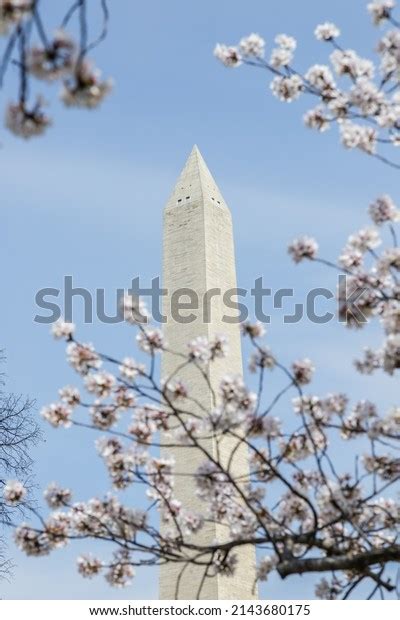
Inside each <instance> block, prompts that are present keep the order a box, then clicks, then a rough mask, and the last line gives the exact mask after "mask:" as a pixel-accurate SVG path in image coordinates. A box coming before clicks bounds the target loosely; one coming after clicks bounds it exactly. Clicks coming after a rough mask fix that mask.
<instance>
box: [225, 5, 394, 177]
mask: <svg viewBox="0 0 400 620" xmlns="http://www.w3.org/2000/svg"><path fill="white" fill-rule="evenodd" d="M395 4H396V3H395V0H374V1H373V2H370V3H369V4H368V6H367V8H368V12H369V13H370V15H371V17H372V20H373V23H374V24H375V25H376V26H379V27H383V28H385V27H386V28H385V30H384V32H383V34H382V36H381V37H380V39H379V41H378V45H377V46H376V51H375V54H376V55H377V59H376V60H374V61H373V60H370V59H367V58H363V57H361V56H360V55H359V54H358V53H357V52H356V51H354V50H353V49H347V48H344V47H342V45H341V44H340V30H339V28H338V27H337V26H336V25H335V24H333V23H330V22H326V23H324V24H320V25H318V26H317V27H316V29H315V36H316V38H317V39H318V40H319V41H321V42H322V43H324V44H326V45H328V46H329V48H330V50H331V53H330V55H329V61H330V62H329V64H322V63H319V62H318V63H317V64H314V65H312V66H311V67H309V68H308V69H307V70H305V71H299V70H298V69H297V68H296V67H295V66H294V57H295V51H296V47H297V41H296V40H295V39H294V38H293V37H291V36H289V35H287V34H280V35H278V36H277V37H276V39H275V44H276V45H275V47H273V48H272V49H271V51H270V54H269V57H268V58H266V54H265V47H266V46H265V41H264V39H263V38H262V37H261V36H260V35H258V34H251V35H250V36H247V37H244V38H243V39H242V40H241V41H240V43H239V44H238V45H237V46H228V45H224V44H218V45H217V46H216V48H215V50H214V54H215V56H216V57H217V58H218V59H219V60H220V61H221V62H222V63H223V64H224V65H225V66H226V67H231V68H233V67H239V66H240V65H247V66H251V67H257V68H261V69H264V70H265V71H267V72H268V73H269V74H270V75H271V76H272V80H271V82H270V87H271V90H272V93H273V95H274V96H275V97H277V98H278V99H280V100H281V101H283V102H287V103H291V102H292V101H295V100H297V99H299V98H300V97H303V96H308V97H311V98H312V99H314V100H316V102H317V106H316V107H313V108H311V109H310V110H309V111H307V112H306V114H305V116H304V122H305V124H306V126H307V127H310V128H311V129H314V130H317V131H319V132H321V133H324V132H326V131H327V130H329V129H330V127H331V126H332V125H335V124H336V125H337V126H338V128H339V134H340V139H341V142H342V144H343V146H344V147H345V148H347V149H359V150H361V151H363V152H364V153H367V154H368V155H371V156H373V157H376V158H378V159H380V160H381V161H383V162H385V163H386V164H388V165H390V166H393V167H394V168H397V169H400V163H399V161H398V158H396V156H392V155H390V154H389V155H387V152H390V149H391V147H393V146H395V147H399V146H400V90H399V85H400V82H399V75H400V21H399V20H398V19H396V17H395V14H394V13H395V11H394V9H395Z"/></svg>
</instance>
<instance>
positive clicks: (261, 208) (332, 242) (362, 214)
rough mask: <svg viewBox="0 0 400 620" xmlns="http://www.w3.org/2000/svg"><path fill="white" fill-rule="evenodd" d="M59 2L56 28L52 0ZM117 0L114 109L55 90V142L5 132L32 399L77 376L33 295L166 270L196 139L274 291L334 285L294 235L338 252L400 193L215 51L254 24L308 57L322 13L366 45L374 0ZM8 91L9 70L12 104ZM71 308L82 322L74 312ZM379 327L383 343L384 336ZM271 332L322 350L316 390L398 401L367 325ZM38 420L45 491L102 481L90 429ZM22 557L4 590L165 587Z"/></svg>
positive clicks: (297, 590) (244, 275) (5, 296)
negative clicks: (168, 221) (374, 354)
mask: <svg viewBox="0 0 400 620" xmlns="http://www.w3.org/2000/svg"><path fill="white" fill-rule="evenodd" d="M44 4H46V3H44ZM57 4H58V3H57ZM59 4H62V3H59ZM47 5H48V6H47V9H48V11H47V15H48V16H49V19H53V18H54V19H55V22H54V23H55V24H56V23H57V20H56V17H57V16H56V14H55V13H56V9H55V7H54V4H52V3H51V2H48V3H47ZM350 5H351V6H350ZM110 7H111V15H112V20H111V26H110V33H109V37H108V39H107V41H106V42H105V44H104V45H103V46H102V47H101V48H99V49H98V50H97V51H96V53H95V58H96V60H97V62H98V64H99V66H100V67H102V69H103V71H104V74H105V75H106V76H108V75H110V76H112V77H113V78H114V80H115V89H114V92H113V94H112V96H111V97H110V98H109V99H108V100H107V101H106V102H105V104H104V105H103V107H102V108H101V109H100V110H98V111H95V112H88V113H86V112H82V111H66V110H64V109H63V108H62V106H61V105H60V104H59V103H57V100H56V98H55V97H54V95H53V93H52V91H47V90H45V95H46V97H47V98H48V99H49V100H50V102H51V112H52V114H53V115H54V127H53V128H52V129H51V130H50V131H49V133H48V134H47V135H46V137H44V138H42V139H38V140H34V141H31V142H29V143H22V142H20V141H17V140H15V139H14V138H13V137H12V136H10V135H9V134H6V133H3V132H2V133H1V142H2V149H1V150H0V158H1V164H0V177H1V198H0V201H1V203H0V204H1V206H0V209H1V226H2V239H1V245H0V259H1V262H0V264H1V266H2V269H1V285H2V289H1V290H2V304H1V305H0V320H1V325H2V326H3V330H2V333H1V342H0V344H1V346H4V347H5V349H6V351H7V357H8V364H7V373H8V376H9V388H10V389H12V390H15V391H18V392H23V393H27V394H30V395H31V396H32V397H34V398H36V399H37V407H38V409H39V408H40V407H41V406H42V405H43V404H46V403H48V402H51V401H52V400H54V399H55V397H56V393H57V389H58V388H59V387H60V386H62V385H65V384H66V383H68V382H70V381H73V380H74V376H73V374H72V372H71V371H70V370H69V368H68V367H67V365H66V362H65V361H64V356H63V347H62V345H59V344H58V343H54V342H53V341H52V340H51V338H50V337H49V335H48V328H47V327H45V326H42V325H37V324H35V323H34V322H33V317H34V316H35V314H36V309H35V304H34V297H35V293H36V291H37V290H39V289H41V288H43V287H56V288H60V287H61V286H62V281H63V277H64V276H65V275H72V276H73V278H74V282H75V284H76V285H77V286H83V287H86V288H88V289H89V290H91V291H94V290H95V289H96V288H97V287H103V288H105V289H106V295H107V293H109V294H110V298H109V299H111V302H110V303H111V304H112V300H113V292H114V291H115V289H116V288H117V287H124V286H127V285H128V284H129V283H130V281H131V279H132V277H134V276H136V275H140V276H141V277H142V278H143V281H144V282H150V280H151V278H152V277H154V276H157V275H158V274H159V273H160V265H161V234H162V228H161V225H162V209H163V206H164V204H165V202H166V200H167V198H168V195H169V193H170V191H171V190H172V188H173V186H174V183H175V181H176V179H177V177H178V174H179V172H180V170H181V168H182V166H183V164H184V161H185V159H186V157H187V155H188V153H189V152H190V150H191V148H192V145H193V144H194V143H197V144H198V145H199V148H200V150H201V151H202V154H203V156H204V157H205V159H206V161H207V163H208V165H209V167H210V169H211V171H212V173H213V175H214V176H215V178H216V180H217V182H218V185H219V187H220V189H221V191H222V193H223V194H224V196H225V198H226V200H227V202H228V204H229V205H230V208H231V210H232V214H233V218H234V226H235V240H236V252H237V263H238V280H239V286H242V287H249V286H250V285H251V284H252V283H253V282H254V279H255V278H256V277H259V276H263V277H264V281H265V283H266V285H268V286H270V287H271V288H273V289H277V288H281V287H285V288H288V287H291V286H293V287H294V289H295V292H296V297H297V299H303V298H304V294H305V292H306V291H307V289H308V288H309V287H310V286H330V287H335V278H334V276H333V274H330V273H328V272H327V271H326V270H325V269H323V268H319V267H315V268H310V267H309V266H307V265H306V266H300V267H295V266H294V265H293V264H291V263H290V261H289V259H288V257H287V254H286V247H287V243H288V241H290V240H291V239H292V238H293V237H294V236H297V235H298V234H300V233H304V232H307V233H310V234H312V235H315V236H316V237H317V238H318V239H319V241H320V245H321V248H322V253H323V254H324V255H325V256H327V257H334V256H336V255H337V253H338V252H339V250H340V248H341V247H342V245H343V244H344V242H345V240H346V238H347V236H348V234H349V233H351V232H352V231H353V230H354V229H357V228H358V227H360V226H362V225H363V224H365V223H366V222H367V216H366V209H367V207H368V204H369V203H370V202H371V201H372V200H373V199H374V198H376V196H378V195H379V194H381V193H382V192H388V193H391V194H392V195H393V197H394V198H395V199H398V198H399V196H398V192H396V189H397V187H398V183H397V185H396V182H397V178H396V172H394V171H393V170H391V169H389V168H386V167H384V166H383V165H380V164H379V163H376V162H374V161H373V160H372V159H369V158H367V157H366V156H363V155H361V154H357V153H346V152H344V151H343V150H342V148H341V147H340V145H339V144H338V137H337V134H336V131H332V132H331V135H324V136H319V135H317V134H314V133H312V132H310V131H309V130H306V129H305V128H304V127H303V126H302V123H301V115H302V112H303V110H304V104H303V103H299V104H292V105H290V106H287V105H285V104H281V103H279V102H278V101H276V100H275V99H274V98H273V97H272V95H271V94H270V92H269V86H268V76H267V75H264V74H263V73H262V72H260V71H258V70H254V71H252V70H250V69H246V68H240V69H237V70H226V69H224V68H223V67H222V66H221V65H220V64H218V63H217V62H216V61H215V59H214V58H213V55H212V50H213V48H214V45H215V43H216V42H217V41H220V42H227V43H235V42H236V41H237V40H238V39H239V38H240V37H241V36H242V35H245V34H248V33H250V32H253V31H255V32H259V33H260V34H262V35H263V36H264V37H265V39H266V41H267V47H269V48H270V47H271V46H272V43H273V38H274V36H275V35H276V34H278V33H281V32H286V33H288V34H291V35H293V36H295V37H297V38H298V40H299V49H298V53H297V61H296V62H297V66H298V67H300V68H304V67H307V66H308V65H309V64H311V63H313V62H316V61H324V60H325V58H326V57H327V53H328V50H327V49H325V48H324V46H323V45H321V44H320V43H318V42H317V41H315V39H314V37H313V31H314V28H315V26H316V24H318V23H320V22H321V21H326V20H329V21H334V22H336V23H337V24H338V25H340V26H341V28H342V33H343V34H342V37H343V44H344V45H348V46H349V47H354V48H356V49H357V50H359V52H360V53H362V54H366V55H371V53H372V49H373V47H374V45H375V41H376V40H377V38H378V32H377V31H376V30H374V29H373V27H372V26H371V24H370V20H369V17H368V15H367V13H366V9H365V1H364V0H352V2H351V3H349V2H348V0H335V1H334V2H333V0H331V1H329V2H328V1H325V2H321V1H320V0H308V2H307V3H299V2H297V1H296V0H286V1H285V2H272V1H271V0H267V1H266V0H263V1H262V0H248V1H247V2H246V3H243V2H232V1H229V2H228V1H227V0H219V1H218V2H214V1H212V0H203V1H202V2H201V3H200V2H197V3H188V2H183V0H172V1H171V2H168V3H167V2H163V1H162V0H153V1H152V2H147V3H136V2H135V3H133V2H131V3H128V2H124V3H122V2H116V1H115V0H110ZM12 84H13V77H12V76H10V79H9V83H8V88H6V91H5V92H4V93H3V94H2V99H1V102H2V104H4V103H5V101H7V100H8V99H9V95H10V89H11V87H12ZM332 290H334V289H332ZM75 319H76V322H77V323H78V325H80V324H82V323H83V317H82V313H81V312H80V310H79V308H77V313H76V315H75ZM78 334H79V335H80V336H81V337H82V339H84V340H89V341H93V342H95V343H96V344H97V345H98V346H99V348H101V350H103V351H108V352H110V353H111V352H114V353H116V354H122V353H126V354H128V353H129V352H130V351H131V350H132V351H133V347H134V344H133V338H132V333H131V332H130V331H129V330H127V328H124V327H116V328H113V327H109V326H104V325H100V324H98V323H95V324H94V325H80V326H79V330H78ZM369 335H370V339H369V341H370V342H372V343H373V344H377V343H379V337H378V334H377V333H375V332H374V331H373V330H370V334H369ZM269 342H270V345H271V346H272V347H273V349H274V350H275V351H276V352H277V353H278V352H279V354H280V355H281V357H282V359H283V360H284V361H290V360H292V359H295V358H297V357H299V356H304V355H305V354H307V355H308V356H309V357H311V358H312V359H313V360H314V361H315V362H316V365H317V367H318V373H317V383H316V389H318V390H321V392H323V391H324V390H329V389H331V390H350V391H351V393H352V395H354V397H355V398H357V397H361V396H362V395H363V396H370V397H371V398H376V397H377V396H380V397H381V399H382V402H384V404H387V405H390V404H392V403H393V402H394V385H393V382H391V381H389V380H388V379H384V378H381V377H379V378H377V379H375V380H374V381H373V382H368V381H366V380H365V379H363V378H362V377H355V376H354V374H351V375H350V372H351V366H352V364H351V362H352V359H353V357H354V354H355V352H356V351H357V350H358V349H360V348H361V346H362V345H363V343H364V335H363V334H362V335H360V334H355V333H352V332H348V331H346V330H345V329H344V328H343V327H341V326H338V325H336V324H334V323H333V324H330V325H328V326H322V327H321V326H315V325H312V324H310V323H308V322H307V321H303V322H302V323H300V324H298V325H295V326H291V327H290V328H289V327H287V326H285V327H284V326H283V325H282V321H281V319H280V317H278V316H275V315H274V319H273V323H272V325H271V326H270V328H269ZM44 430H45V436H46V441H45V442H44V443H43V444H42V445H40V447H39V448H38V449H37V450H36V452H35V454H34V458H35V461H36V464H35V468H36V477H37V484H38V487H39V488H43V487H44V486H45V485H46V484H47V483H48V482H50V481H52V480H57V481H58V482H60V483H61V484H63V485H66V486H72V487H73V488H74V490H76V494H75V496H76V498H80V499H84V498H85V497H88V496H90V495H91V494H93V493H101V492H103V491H104V490H105V489H106V488H107V484H108V483H107V480H106V477H105V473H104V471H103V468H102V465H101V464H100V463H99V462H97V458H96V456H95V452H94V447H93V441H92V438H91V437H90V436H89V435H86V434H82V433H81V432H75V431H73V430H72V431H64V432H63V431H52V430H51V429H49V428H48V427H45V428H44ZM11 551H12V553H13V555H14V557H15V562H16V565H17V566H16V569H15V577H14V579H13V580H12V581H11V582H10V583H9V584H5V585H2V587H1V591H0V594H1V595H2V596H3V597H4V598H25V599H28V598H39V599H40V598H49V597H51V598H92V599H96V598H121V597H123V598H131V599H135V598H146V597H149V598H156V597H157V575H156V574H155V573H154V572H152V571H147V572H146V570H143V571H142V572H141V573H140V575H139V576H138V577H137V579H136V580H135V582H134V585H133V586H132V587H131V588H130V589H129V590H127V591H122V592H120V591H115V590H111V589H110V588H109V587H108V586H107V584H106V583H105V581H104V580H102V579H99V580H95V581H92V582H91V581H86V580H85V581H84V580H82V579H81V578H80V577H79V576H78V575H77V573H76V571H75V565H74V558H75V555H76V553H77V549H76V548H75V549H73V548H70V549H68V551H66V552H56V553H54V554H53V555H52V556H51V557H49V558H44V559H40V560H38V559H29V558H25V557H24V556H22V554H20V553H18V552H17V551H16V550H15V549H14V548H12V549H11ZM49 593H50V594H49ZM312 594H313V590H312V586H311V582H310V580H307V579H300V578H299V579H297V580H294V581H293V582H292V585H291V586H290V588H289V589H288V585H287V584H286V583H283V582H280V581H278V580H277V579H274V580H273V581H271V582H269V583H268V586H267V588H266V589H265V590H263V595H264V596H265V597H266V598H270V597H273V598H279V597H280V598H286V597H288V596H290V597H292V598H296V597H299V598H301V597H311V596H312Z"/></svg>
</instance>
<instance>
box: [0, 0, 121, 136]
mask: <svg viewBox="0 0 400 620" xmlns="http://www.w3.org/2000/svg"><path fill="white" fill-rule="evenodd" d="M59 4H61V5H64V16H63V18H62V19H61V21H60V23H59V24H57V25H56V26H51V25H49V23H48V21H49V20H47V19H45V17H44V10H45V9H44V8H43V2H42V1H41V0H0V44H1V42H2V41H1V39H3V42H4V44H3V46H2V48H1V47H0V54H1V55H0V89H1V88H2V87H3V85H4V82H5V80H6V77H7V74H8V72H9V69H10V67H14V68H15V69H16V71H17V72H18V86H17V89H18V92H17V93H16V95H15V97H14V100H13V101H12V102H11V103H9V104H8V106H7V108H6V111H5V125H6V127H7V128H8V129H9V130H10V131H11V132H12V133H14V134H15V135H17V136H19V137H22V138H31V137H33V136H39V135H42V134H43V133H44V132H45V131H46V130H47V129H48V128H49V126H50V125H51V124H52V119H51V118H50V116H49V115H48V114H47V112H46V102H45V99H44V97H43V96H42V95H40V94H37V95H34V94H33V93H32V92H31V91H32V90H33V87H34V86H35V88H36V86H37V84H38V83H39V82H40V81H42V82H43V81H45V82H49V83H53V84H54V83H55V84H59V83H61V90H60V98H61V101H62V102H63V103H64V105H65V106H66V107H79V108H88V109H92V108H96V107H97V106H99V105H100V104H101V102H102V101H103V99H104V98H105V97H106V96H107V94H108V93H109V92H110V90H111V88H112V81H111V80H110V79H106V80H104V79H102V78H101V73H100V71H99V70H98V69H97V68H96V66H95V65H94V63H93V61H92V59H91V58H90V57H89V56H90V54H91V52H92V51H93V50H94V49H95V48H96V47H97V46H98V45H99V44H100V43H101V42H102V41H103V40H104V39H105V37H106V35H107V29H108V22H109V11H108V6H107V0H98V2H97V3H96V7H95V9H94V10H95V11H97V12H99V13H100V20H101V22H102V26H101V31H100V32H99V33H96V34H94V35H93V36H92V34H91V32H92V30H94V28H90V23H89V22H90V21H91V20H90V18H91V17H92V16H93V3H89V2H88V0H74V1H72V0H66V1H64V2H62V3H59ZM61 8H62V7H61ZM94 17H96V16H94Z"/></svg>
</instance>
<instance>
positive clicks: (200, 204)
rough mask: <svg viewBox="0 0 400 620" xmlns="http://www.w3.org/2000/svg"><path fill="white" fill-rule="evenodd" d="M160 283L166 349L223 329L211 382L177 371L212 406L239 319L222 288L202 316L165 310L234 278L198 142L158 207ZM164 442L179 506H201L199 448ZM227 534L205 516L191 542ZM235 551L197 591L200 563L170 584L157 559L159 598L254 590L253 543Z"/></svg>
mask: <svg viewBox="0 0 400 620" xmlns="http://www.w3.org/2000/svg"><path fill="white" fill-rule="evenodd" d="M163 286H164V288H165V289H167V290H168V295H167V296H166V297H164V315H165V316H167V317H168V318H167V322H166V324H165V326H164V333H165V337H166V341H167V343H168V348H169V349H170V350H172V351H175V352H185V353H186V352H187V344H188V343H189V342H190V341H192V340H194V339H195V338H197V337H199V336H205V337H207V338H208V339H211V338H212V337H213V336H215V335H219V334H224V335H225V336H226V337H227V338H228V342H229V352H228V355H227V356H226V357H225V358H224V359H218V360H216V361H214V362H212V364H210V365H209V368H208V370H207V372H208V377H209V384H210V386H211V388H212V389H206V388H207V385H206V383H205V381H204V378H203V377H202V376H201V374H200V373H199V371H198V369H196V368H195V367H194V366H193V365H190V366H187V367H186V368H185V369H184V371H183V372H181V373H180V374H179V378H180V379H182V380H183V381H184V382H185V383H186V385H187V386H188V388H189V393H190V397H191V398H193V399H195V400H196V402H198V403H201V407H199V410H198V411H197V412H196V413H199V411H211V410H212V408H213V407H214V406H215V405H214V404H213V398H212V393H213V392H214V393H215V394H218V387H219V384H220V381H221V379H222V378H223V376H224V375H227V374H230V375H241V374H242V371H243V369H242V353H241V341H240V330H239V325H238V323H226V322H223V321H222V317H223V316H224V315H226V314H227V312H226V308H224V307H223V301H222V296H221V294H220V295H218V294H215V295H214V296H212V297H210V301H209V309H210V314H209V317H208V320H206V317H205V316H204V313H203V312H199V314H198V315H197V316H196V319H195V320H192V321H191V322H187V323H182V322H179V323H177V322H174V321H173V319H172V316H171V295H172V294H173V292H174V291H178V290H181V291H182V289H191V291H195V293H196V294H197V295H198V298H199V299H200V300H202V299H204V295H205V293H206V291H208V292H210V291H212V289H219V290H220V291H222V293H223V292H224V291H227V290H229V289H234V288H236V286H237V285H236V269H235V255H234V245H233V232H232V220H231V214H230V211H229V209H228V207H227V205H226V203H225V201H224V199H223V197H222V194H221V192H220V191H219V189H218V187H217V185H216V183H215V181H214V179H213V177H212V176H211V173H210V171H209V170H208V168H207V166H206V164H205V162H204V160H203V158H202V156H201V154H200V152H199V150H198V148H197V146H195V147H194V148H193V150H192V152H191V154H190V156H189V159H188V160H187V162H186V165H185V167H184V169H183V171H182V173H181V175H180V177H179V180H178V182H177V184H176V186H175V189H174V191H173V192H172V195H171V197H170V199H169V201H168V203H167V205H166V208H165V212H164V259H163ZM183 293H184V291H182V294H183ZM207 295H209V293H207ZM200 306H202V304H200ZM174 316H176V315H175V314H174ZM179 363H181V360H179V358H178V361H177V357H176V356H173V355H171V354H168V353H165V354H164V356H163V361H162V376H163V377H164V378H166V377H170V376H171V375H172V374H173V373H174V371H175V370H176V367H177V364H179ZM191 406H192V407H193V405H191ZM213 441H214V440H212V439H204V440H203V442H204V445H206V447H207V449H208V450H209V451H210V452H211V453H215V448H216V446H215V445H214V444H213ZM224 441H225V443H222V460H223V461H224V462H228V458H229V454H230V453H231V450H232V445H233V444H232V443H231V440H229V439H227V440H224ZM164 450H165V451H166V452H168V455H169V456H171V455H172V456H173V457H174V459H175V462H176V466H175V468H176V472H177V473H178V474H179V472H181V473H185V474H186V475H185V476H179V475H177V476H176V479H175V494H176V496H177V498H178V499H179V500H180V501H181V502H182V503H183V505H184V506H185V507H187V508H190V509H191V510H194V511H196V510H197V511H199V512H204V507H202V506H201V504H200V501H199V499H198V498H197V497H196V489H195V483H194V481H193V479H192V478H191V477H188V476H187V474H188V473H194V472H195V471H196V470H197V468H198V467H199V465H200V464H201V463H202V462H204V455H203V454H202V453H201V452H200V451H199V450H197V449H195V448H184V447H182V448H180V447H178V448H165V449H164ZM248 472H249V465H248V461H247V452H246V450H245V449H244V448H241V449H240V450H238V451H237V455H236V456H235V459H234V463H233V474H234V475H235V476H241V478H242V479H243V478H244V477H245V476H246V475H247V474H248ZM226 536H227V534H226V529H224V528H223V526H222V525H219V524H215V523H206V524H205V525H204V526H203V528H202V530H201V532H200V533H199V534H196V536H195V540H196V542H197V543H198V544H204V545H212V544H215V542H216V541H219V542H223V541H224V540H226ZM236 553H237V555H238V560H239V561H238V565H237V568H236V571H235V574H234V576H233V577H224V576H221V575H218V576H216V577H210V578H206V579H205V580H203V581H204V583H203V585H202V588H201V591H200V592H199V584H200V583H201V582H202V577H203V574H204V567H199V566H194V565H190V564H189V565H188V566H187V567H186V569H185V571H184V573H183V574H182V576H181V579H180V580H179V591H178V592H177V582H178V577H179V574H180V572H181V571H182V568H183V566H182V564H178V563H177V564H168V565H164V566H161V577H160V598H161V599H175V598H179V599H196V598H201V599H239V600H245V599H254V598H256V597H257V592H256V590H255V589H254V584H255V551H254V548H253V547H250V546H247V547H239V548H238V549H237V551H236Z"/></svg>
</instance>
